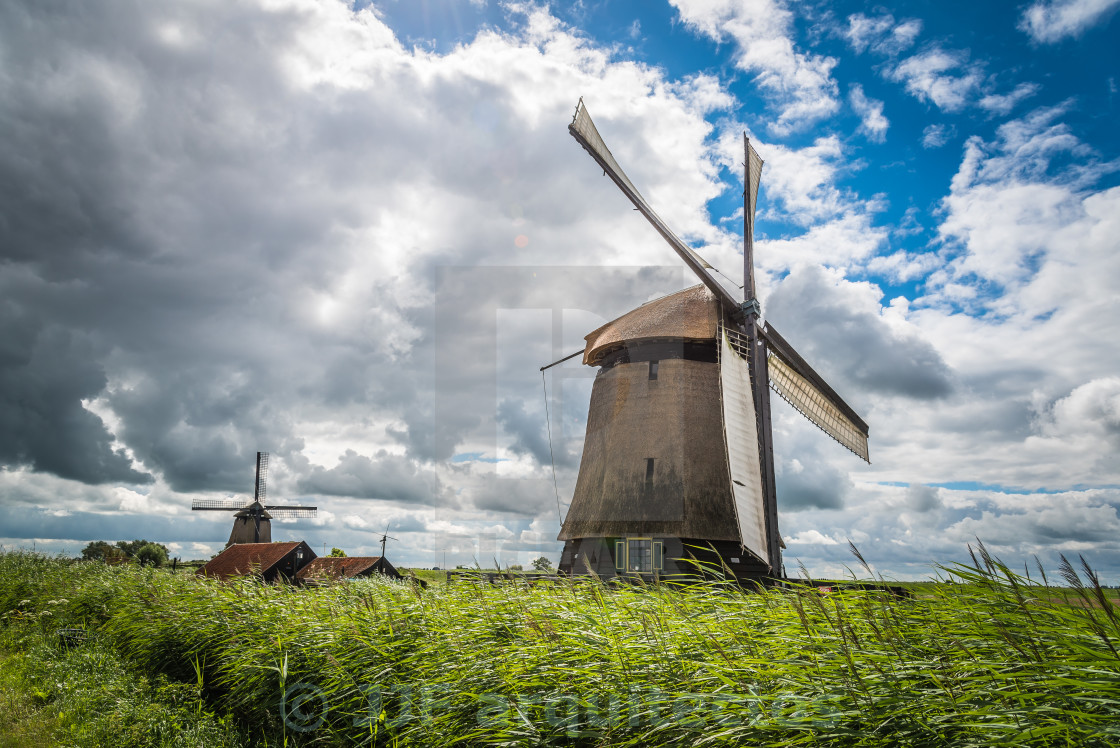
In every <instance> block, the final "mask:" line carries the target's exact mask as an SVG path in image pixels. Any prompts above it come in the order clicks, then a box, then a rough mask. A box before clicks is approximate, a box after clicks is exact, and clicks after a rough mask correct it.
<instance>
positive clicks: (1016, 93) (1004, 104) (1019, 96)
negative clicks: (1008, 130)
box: [977, 83, 1041, 114]
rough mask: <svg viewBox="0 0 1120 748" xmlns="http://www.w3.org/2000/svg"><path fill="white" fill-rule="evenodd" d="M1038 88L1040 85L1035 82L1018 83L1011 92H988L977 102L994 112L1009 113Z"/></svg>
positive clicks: (1036, 91)
mask: <svg viewBox="0 0 1120 748" xmlns="http://www.w3.org/2000/svg"><path fill="white" fill-rule="evenodd" d="M1040 88H1041V86H1039V85H1038V84H1036V83H1020V84H1019V85H1018V86H1016V87H1015V90H1013V91H1012V92H1011V93H1008V94H1002V95H999V94H988V95H987V96H985V97H983V98H982V99H980V101H979V102H977V104H978V105H979V106H980V108H981V109H987V110H988V111H989V112H992V113H994V114H1009V113H1010V112H1011V110H1012V109H1014V108H1015V106H1016V105H1017V104H1018V103H1019V102H1020V101H1023V100H1024V99H1029V98H1030V97H1032V96H1034V95H1035V94H1036V93H1038V91H1039V89H1040Z"/></svg>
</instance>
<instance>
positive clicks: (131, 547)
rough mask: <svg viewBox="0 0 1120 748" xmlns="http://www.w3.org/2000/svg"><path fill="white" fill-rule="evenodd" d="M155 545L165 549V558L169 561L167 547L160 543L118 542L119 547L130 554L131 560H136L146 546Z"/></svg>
mask: <svg viewBox="0 0 1120 748" xmlns="http://www.w3.org/2000/svg"><path fill="white" fill-rule="evenodd" d="M149 545H155V546H158V547H159V548H162V549H163V558H164V560H166V559H167V546H165V545H162V544H160V543H151V542H149V541H147V540H118V541H117V547H118V548H120V549H121V550H122V551H124V552H125V553H126V554H128V557H129V558H136V556H137V555H138V554H139V553H140V550H141V549H142V548H144V547H146V546H149Z"/></svg>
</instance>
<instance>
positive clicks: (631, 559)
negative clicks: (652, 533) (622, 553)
mask: <svg viewBox="0 0 1120 748" xmlns="http://www.w3.org/2000/svg"><path fill="white" fill-rule="evenodd" d="M627 544H628V547H627V549H626V570H627V571H636V572H638V573H641V572H646V573H649V572H651V571H653V540H652V539H650V538H630V540H628V541H627Z"/></svg>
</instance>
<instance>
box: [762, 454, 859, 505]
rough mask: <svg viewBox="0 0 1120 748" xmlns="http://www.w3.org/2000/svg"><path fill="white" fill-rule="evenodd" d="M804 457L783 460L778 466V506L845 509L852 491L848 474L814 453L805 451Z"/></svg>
mask: <svg viewBox="0 0 1120 748" xmlns="http://www.w3.org/2000/svg"><path fill="white" fill-rule="evenodd" d="M801 458H802V459H799V460H797V461H783V462H782V464H781V465H779V466H778V467H777V472H778V476H777V482H776V483H777V493H778V509H779V510H781V511H791V512H796V511H800V510H803V509H840V508H842V507H843V506H844V499H845V497H846V496H847V495H848V494H849V493H850V492H851V490H852V481H851V478H849V477H848V474H847V473H845V472H842V471H840V470H837V469H836V468H835V467H833V466H832V465H830V464H829V463H828V462H825V461H824V460H821V459H819V458H818V457H817V456H816V455H813V454H811V453H810V454H808V455H807V454H805V453H804V452H802V453H801Z"/></svg>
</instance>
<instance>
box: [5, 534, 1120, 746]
mask: <svg viewBox="0 0 1120 748" xmlns="http://www.w3.org/2000/svg"><path fill="white" fill-rule="evenodd" d="M945 573H946V575H947V579H946V580H945V581H946V582H947V581H949V580H950V579H951V580H952V581H953V582H954V583H953V584H948V583H942V584H936V585H927V586H924V587H923V588H921V590H920V593H919V594H918V595H916V596H915V597H913V598H910V599H901V598H896V597H892V596H890V595H889V594H887V593H885V592H882V591H876V590H864V591H846V592H842V593H833V594H830V595H824V594H821V592H820V591H818V590H816V589H814V588H812V587H809V586H804V587H798V586H794V587H790V588H787V589H771V590H766V591H759V592H746V593H745V592H742V591H740V590H738V589H737V588H732V587H731V586H725V585H722V584H719V583H710V584H704V585H696V586H693V587H689V588H680V587H675V586H671V585H657V586H648V587H639V588H621V589H619V588H612V587H609V586H607V585H604V584H601V583H598V582H594V581H590V580H586V581H571V582H562V583H559V584H536V585H534V584H530V582H529V580H531V579H532V577H531V576H525V577H521V576H516V577H514V578H513V579H512V580H511V581H509V582H507V583H505V584H500V585H488V584H476V583H474V582H471V581H466V580H462V579H460V580H459V581H457V582H454V583H451V584H438V585H430V586H429V587H428V588H427V589H426V590H421V589H419V588H418V587H415V586H413V585H411V584H409V583H398V582H393V581H391V580H387V579H384V578H372V579H369V580H360V581H355V582H351V583H348V584H345V585H336V586H331V587H322V588H304V589H300V588H294V587H289V586H284V585H265V584H260V583H257V582H254V581H252V580H251V579H246V580H242V581H239V582H236V583H233V584H219V583H215V582H213V581H212V580H202V579H196V578H194V577H188V576H180V575H171V574H165V573H159V572H156V571H154V570H151V569H142V568H139V567H135V566H123V567H113V566H103V565H90V564H78V565H70V564H68V563H66V562H65V561H63V560H57V559H55V560H51V559H43V558H41V557H34V556H31V555H30V554H8V555H6V556H0V615H4V614H5V612H6V616H5V618H6V621H7V629H6V630H8V631H9V632H24V634H22V635H23V636H25V637H28V641H34V639H33V637H34V636H43V635H44V633H45V632H50V631H53V630H54V629H56V628H57V627H59V626H63V625H65V626H71V625H85V626H86V627H87V628H90V629H96V630H98V631H99V632H100V637H99V641H100V642H101V644H99V646H105V647H111V651H112V652H116V653H120V655H121V656H127V660H128V662H130V663H132V666H133V667H136V668H138V669H139V672H140V674H141V675H143V676H144V677H146V678H147V679H148V681H149V684H157V683H161V682H163V681H160V680H159V679H160V678H161V677H164V678H167V679H168V680H167V681H166V682H167V683H174V684H187V685H189V686H190V688H191V689H193V690H194V691H202V692H203V693H204V694H205V695H206V697H207V701H206V703H207V704H210V705H212V706H211V707H210V708H212V709H219V708H220V709H221V710H222V713H224V714H228V715H236V719H237V720H238V722H239V724H243V725H246V726H249V725H251V726H252V729H253V730H254V734H256V735H260V736H262V739H265V738H266V739H267V740H268V743H269V744H270V745H279V744H282V743H283V742H285V741H287V744H288V745H310V744H311V743H313V742H314V743H315V744H325V745H396V746H443V745H451V744H453V743H454V744H455V745H462V746H483V745H586V746H624V745H625V746H639V745H657V746H691V745H698V744H703V745H713V746H714V745H720V746H742V745H768V746H793V745H823V746H865V745H866V746H870V745H905V746H927V745H928V746H944V745H973V746H996V745H1003V746H1018V745H1037V746H1050V745H1111V744H1117V743H1118V742H1120V654H1118V650H1120V610H1118V609H1117V607H1116V603H1115V600H1114V599H1113V598H1112V597H1109V596H1108V595H1107V594H1105V592H1104V590H1103V589H1102V588H1101V587H1100V586H1099V584H1098V583H1097V582H1096V579H1095V576H1094V575H1093V574H1092V572H1091V570H1089V569H1088V568H1084V569H1083V570H1082V571H1081V572H1080V574H1079V573H1077V572H1075V571H1074V569H1073V567H1072V566H1070V565H1069V564H1068V563H1067V564H1064V565H1063V568H1062V570H1061V573H1062V579H1063V581H1064V582H1065V584H1066V586H1065V587H1055V586H1053V585H1051V584H1050V583H1049V582H1048V580H1045V579H1032V578H1029V577H1027V576H1025V575H1019V574H1015V573H1013V572H1011V571H1010V570H1009V569H1007V568H1006V567H1005V566H1003V565H1002V564H1000V563H999V562H998V561H997V560H995V559H992V558H991V557H989V556H988V555H987V554H986V553H984V552H983V551H982V550H981V551H980V553H979V555H978V557H977V558H976V560H975V562H974V563H973V564H972V565H970V566H962V567H953V568H951V569H946V570H945ZM104 651H106V652H108V651H110V650H109V649H106V650H104ZM59 677H62V676H59ZM62 679H63V680H65V677H62ZM44 682H58V679H57V677H56V678H55V679H54V680H53V681H51V680H50V679H46V680H45V681H44ZM157 688H158V686H157ZM282 697H284V700H283V703H284V704H285V705H286V708H287V709H288V714H289V719H288V721H287V722H285V721H284V719H283V718H282V716H281V713H280V710H279V705H280V704H281V700H282ZM52 698H53V692H52ZM184 703H185V702H184ZM105 708H108V706H107V705H106V706H105ZM320 717H321V718H322V719H320ZM305 728H306V729H307V730H308V731H306V732H305V731H304V729H305ZM113 744H116V743H113Z"/></svg>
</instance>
